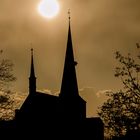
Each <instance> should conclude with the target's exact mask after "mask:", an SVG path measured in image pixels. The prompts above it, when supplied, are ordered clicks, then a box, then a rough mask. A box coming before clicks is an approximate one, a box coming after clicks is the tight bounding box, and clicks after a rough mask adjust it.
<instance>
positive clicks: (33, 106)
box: [0, 23, 104, 140]
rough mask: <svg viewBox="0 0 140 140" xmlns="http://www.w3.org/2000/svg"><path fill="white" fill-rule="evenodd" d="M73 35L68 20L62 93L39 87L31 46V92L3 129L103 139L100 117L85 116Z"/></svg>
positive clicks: (14, 133) (33, 134)
mask: <svg viewBox="0 0 140 140" xmlns="http://www.w3.org/2000/svg"><path fill="white" fill-rule="evenodd" d="M76 65H77V62H75V60H74V53H73V45H72V36H71V29H70V23H69V30H68V41H67V49H66V56H65V64H64V71H63V78H62V85H61V90H60V94H59V96H53V95H49V94H45V93H41V92H37V91H36V76H35V70H34V62H33V49H32V50H31V70H30V78H29V95H28V97H27V98H26V100H25V102H24V103H23V105H22V106H21V108H20V109H19V110H16V112H15V118H14V120H12V121H8V122H1V128H0V129H1V132H2V133H3V134H4V133H5V132H6V133H7V135H5V137H6V136H9V135H10V136H13V138H17V135H20V137H22V138H28V137H29V136H30V137H32V138H33V137H39V139H53V138H57V139H60V138H61V139H66V140H67V139H71V140H72V139H75V138H77V139H79V138H84V139H85V140H90V139H93V140H103V139H104V129H103V127H104V125H103V123H102V121H101V119H100V118H98V117H97V118H86V102H85V101H84V100H83V99H82V98H81V97H80V95H79V92H78V84H77V78H76V70H75V66H76Z"/></svg>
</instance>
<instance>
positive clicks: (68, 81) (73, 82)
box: [60, 11, 78, 97]
mask: <svg viewBox="0 0 140 140" xmlns="http://www.w3.org/2000/svg"><path fill="white" fill-rule="evenodd" d="M68 14H69V28H68V40H67V48H66V55H65V64H64V71H63V78H62V85H61V92H60V97H61V96H63V97H66V96H67V97H70V96H77V95H78V85H77V78H76V70H75V65H76V64H77V63H76V62H75V61H74V53H73V45H72V36H71V27H70V11H69V12H68Z"/></svg>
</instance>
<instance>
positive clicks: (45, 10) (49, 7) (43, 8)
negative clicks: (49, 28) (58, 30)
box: [38, 0, 60, 18]
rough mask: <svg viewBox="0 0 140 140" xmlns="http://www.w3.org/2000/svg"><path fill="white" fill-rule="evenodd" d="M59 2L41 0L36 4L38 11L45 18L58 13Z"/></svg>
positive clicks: (55, 0)
mask: <svg viewBox="0 0 140 140" xmlns="http://www.w3.org/2000/svg"><path fill="white" fill-rule="evenodd" d="M59 9H60V6H59V3H58V1H57V0H42V1H41V2H40V3H39V5H38V11H39V13H40V15H41V16H43V17H45V18H53V17H55V16H56V15H57V14H58V13H59Z"/></svg>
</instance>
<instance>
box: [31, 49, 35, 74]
mask: <svg viewBox="0 0 140 140" xmlns="http://www.w3.org/2000/svg"><path fill="white" fill-rule="evenodd" d="M30 77H35V71H34V60H33V48H31V70H30Z"/></svg>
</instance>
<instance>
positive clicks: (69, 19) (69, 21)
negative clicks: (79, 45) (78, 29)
mask: <svg viewBox="0 0 140 140" xmlns="http://www.w3.org/2000/svg"><path fill="white" fill-rule="evenodd" d="M68 16H69V22H70V19H71V16H70V9H69V10H68Z"/></svg>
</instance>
